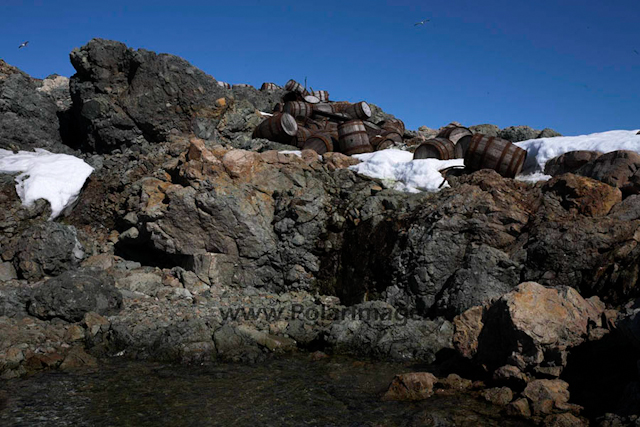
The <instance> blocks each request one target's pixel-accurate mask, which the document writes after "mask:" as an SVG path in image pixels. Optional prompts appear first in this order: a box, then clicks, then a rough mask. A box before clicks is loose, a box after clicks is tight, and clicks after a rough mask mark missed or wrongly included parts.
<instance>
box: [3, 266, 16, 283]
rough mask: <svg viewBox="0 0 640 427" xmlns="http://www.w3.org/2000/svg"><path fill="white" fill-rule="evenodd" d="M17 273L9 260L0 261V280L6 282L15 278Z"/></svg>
mask: <svg viewBox="0 0 640 427" xmlns="http://www.w3.org/2000/svg"><path fill="white" fill-rule="evenodd" d="M17 278H18V274H17V273H16V269H15V268H13V265H12V264H11V263H9V262H0V282H7V281H9V280H13V279H17Z"/></svg>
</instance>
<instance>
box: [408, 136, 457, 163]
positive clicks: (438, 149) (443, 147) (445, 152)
mask: <svg viewBox="0 0 640 427" xmlns="http://www.w3.org/2000/svg"><path fill="white" fill-rule="evenodd" d="M455 156H456V146H455V145H454V144H453V142H451V140H449V139H448V138H441V137H435V138H431V139H427V140H426V141H425V142H423V143H422V144H420V146H419V147H418V148H416V151H415V152H414V153H413V159H414V160H419V159H438V160H451V159H455Z"/></svg>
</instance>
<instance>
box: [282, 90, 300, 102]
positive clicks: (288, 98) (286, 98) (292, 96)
mask: <svg viewBox="0 0 640 427" xmlns="http://www.w3.org/2000/svg"><path fill="white" fill-rule="evenodd" d="M281 101H282V102H283V103H286V102H292V101H302V102H304V95H302V94H301V93H298V92H287V93H285V94H284V95H283V96H282V98H281Z"/></svg>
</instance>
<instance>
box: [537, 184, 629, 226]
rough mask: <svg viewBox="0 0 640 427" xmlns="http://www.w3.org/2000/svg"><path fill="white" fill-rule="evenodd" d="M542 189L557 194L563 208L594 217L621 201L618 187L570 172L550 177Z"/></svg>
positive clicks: (606, 212) (606, 211)
mask: <svg viewBox="0 0 640 427" xmlns="http://www.w3.org/2000/svg"><path fill="white" fill-rule="evenodd" d="M542 191H543V192H550V193H553V194H554V195H556V196H558V197H559V198H560V204H561V205H562V207H563V208H565V209H567V210H571V209H575V210H577V211H578V212H579V213H581V214H583V215H587V216H594V217H597V216H604V215H606V214H608V213H609V211H610V210H611V208H612V207H613V206H614V205H615V204H616V203H619V202H621V201H622V192H621V191H620V190H619V189H617V188H613V187H611V186H610V185H606V184H602V183H600V182H599V181H596V180H594V179H589V178H583V177H580V176H577V175H573V174H571V173H567V174H564V175H560V176H556V177H554V178H552V179H550V180H549V181H547V182H546V183H545V184H544V186H543V188H542Z"/></svg>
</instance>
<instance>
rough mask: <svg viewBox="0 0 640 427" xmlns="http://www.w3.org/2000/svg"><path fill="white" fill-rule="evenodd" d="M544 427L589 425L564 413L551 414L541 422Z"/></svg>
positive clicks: (584, 426)
mask: <svg viewBox="0 0 640 427" xmlns="http://www.w3.org/2000/svg"><path fill="white" fill-rule="evenodd" d="M543 425H544V426H545V427H587V426H588V425H589V423H588V422H587V421H585V420H583V419H581V418H578V417H576V416H575V415H573V414H570V413H568V412H565V413H563V414H553V415H548V416H547V417H545V419H544V421H543Z"/></svg>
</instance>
